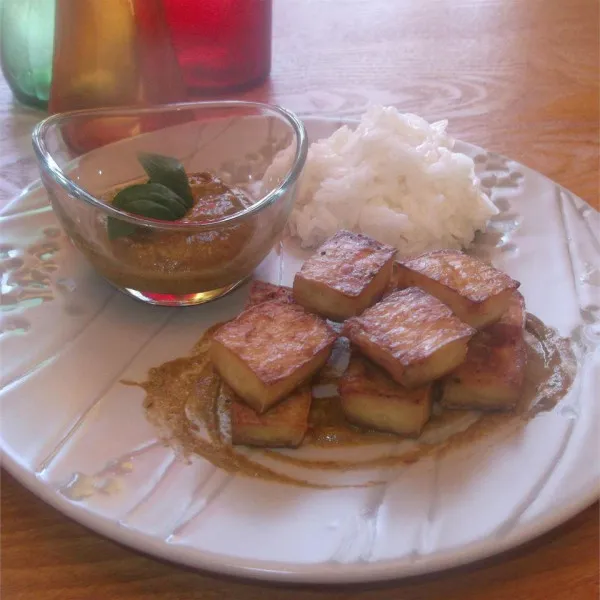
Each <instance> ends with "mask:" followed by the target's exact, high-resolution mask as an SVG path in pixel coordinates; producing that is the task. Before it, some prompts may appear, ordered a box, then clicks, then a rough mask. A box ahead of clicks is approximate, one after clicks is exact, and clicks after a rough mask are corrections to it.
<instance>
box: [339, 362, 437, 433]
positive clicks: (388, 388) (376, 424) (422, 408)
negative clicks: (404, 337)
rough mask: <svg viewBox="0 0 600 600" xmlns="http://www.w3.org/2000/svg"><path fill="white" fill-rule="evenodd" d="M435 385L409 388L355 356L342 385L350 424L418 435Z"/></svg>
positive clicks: (341, 389)
mask: <svg viewBox="0 0 600 600" xmlns="http://www.w3.org/2000/svg"><path fill="white" fill-rule="evenodd" d="M431 390H432V386H431V384H426V385H424V386H421V387H418V388H414V389H408V388H405V387H403V386H401V385H399V384H398V383H396V382H395V381H394V380H393V379H391V377H390V376H389V375H388V374H387V373H386V372H385V371H384V370H383V369H381V368H379V367H378V366H376V365H375V364H373V363H372V362H371V361H369V360H368V359H366V358H364V357H362V356H360V355H358V354H357V353H354V354H353V355H352V357H351V358H350V363H349V364H348V369H347V370H346V372H345V373H344V375H343V376H342V378H341V380H340V384H339V393H340V398H341V405H342V410H343V411H344V414H345V415H346V418H347V419H348V421H350V422H352V423H355V424H356V425H361V426H363V427H369V428H372V429H378V430H380V431H388V432H390V433H396V434H398V435H406V436H418V435H419V434H420V433H421V430H422V429H423V425H425V423H427V421H428V420H429V416H430V414H431V402H432V400H431V397H432V392H431Z"/></svg>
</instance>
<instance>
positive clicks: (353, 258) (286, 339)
mask: <svg viewBox="0 0 600 600" xmlns="http://www.w3.org/2000/svg"><path fill="white" fill-rule="evenodd" d="M395 255H396V249H395V248H393V247H391V246H388V245H385V244H381V243H379V242H377V241H376V240H373V239H371V238H369V237H367V236H364V235H360V234H355V233H352V232H349V231H340V232H338V233H337V234H336V235H335V236H333V237H332V238H331V239H329V240H328V241H326V242H325V243H324V244H323V245H322V246H321V247H320V248H319V249H318V250H317V251H316V252H315V253H314V255H313V256H312V257H310V258H309V259H308V260H306V261H305V263H304V264H303V266H302V268H301V270H300V271H299V272H298V273H297V274H296V276H295V279H294V286H293V290H290V289H289V288H278V287H276V286H269V285H268V284H261V283H257V284H256V286H255V288H254V289H253V293H252V294H251V305H250V306H249V307H248V308H246V310H244V312H242V313H241V314H240V315H239V316H238V317H237V318H236V319H234V320H233V321H230V322H228V323H226V324H225V325H223V326H222V327H221V328H219V329H218V330H217V331H216V333H215V334H214V337H213V341H212V346H211V357H212V361H213V363H214V366H215V368H216V369H217V371H218V372H219V373H220V375H221V377H222V378H223V380H224V381H225V382H226V384H228V385H229V386H230V388H231V389H232V390H233V392H234V394H233V400H232V408H231V425H232V438H233V443H235V444H247V445H259V446H273V447H274V446H290V447H296V446H298V445H299V444H300V443H301V442H302V439H303V437H304V435H305V432H306V429H307V425H308V414H309V410H310V404H311V388H310V380H311V378H312V377H313V376H314V375H315V373H316V372H317V371H318V370H319V369H321V368H322V367H323V366H324V365H325V363H326V362H327V360H328V358H329V355H330V353H331V350H332V347H333V344H334V342H335V341H336V338H337V337H338V335H337V334H336V332H335V329H334V328H333V327H332V326H331V324H330V323H328V321H327V320H330V321H336V322H343V325H342V329H341V334H342V335H343V336H346V337H347V338H349V340H350V342H351V348H352V351H351V356H350V360H349V364H348V368H347V370H346V372H345V373H344V374H343V375H342V377H341V379H340V381H339V388H338V389H339V396H340V402H341V406H342V409H343V412H344V415H345V416H346V419H347V420H348V421H349V422H351V423H353V424H354V425H357V426H359V427H365V428H369V429H376V430H380V431H385V432H391V433H395V434H398V435H403V436H413V437H414V436H418V435H419V434H420V432H421V430H422V428H423V426H424V425H425V423H426V422H427V421H428V420H429V418H430V416H431V408H432V402H433V397H434V393H436V394H438V396H439V398H440V402H441V404H442V405H443V406H445V407H448V408H463V409H479V410H498V409H504V410H507V409H511V408H513V407H514V406H515V404H516V402H517V400H518V398H519V395H520V392H521V388H522V385H523V377H524V369H525V363H526V347H525V342H524V339H523V331H524V326H525V307H524V302H523V298H522V296H521V295H520V294H519V292H517V288H518V286H519V283H518V282H516V281H514V280H513V279H511V278H510V277H509V276H508V275H506V274H505V273H502V272H500V271H498V270H497V269H495V268H494V267H492V266H490V265H488V264H487V263H485V262H483V261H480V260H478V259H476V258H474V257H472V256H469V255H466V254H464V253H462V252H460V251H454V250H441V251H436V252H430V253H427V254H423V255H421V256H419V257H416V258H412V259H409V260H404V261H401V262H395Z"/></svg>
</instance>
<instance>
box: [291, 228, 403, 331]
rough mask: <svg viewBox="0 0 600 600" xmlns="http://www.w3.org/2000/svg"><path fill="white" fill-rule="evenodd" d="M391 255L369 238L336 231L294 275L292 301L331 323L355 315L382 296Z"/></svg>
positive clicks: (389, 247)
mask: <svg viewBox="0 0 600 600" xmlns="http://www.w3.org/2000/svg"><path fill="white" fill-rule="evenodd" d="M395 254H396V249H395V248H393V247H392V246H387V245H386V244H380V243H379V242H377V241H375V240H373V239H371V238H370V237H367V236H365V235H360V234H358V233H352V232H350V231H338V233H336V234H335V235H334V236H333V237H332V238H330V239H329V240H327V241H326V242H325V243H324V244H323V245H322V246H321V247H320V248H319V249H318V250H317V251H316V252H315V254H314V255H313V256H311V257H310V258H309V259H308V260H306V261H305V262H304V264H303V265H302V268H301V269H300V271H299V272H298V273H296V277H295V278H294V298H295V299H296V302H297V303H298V304H301V305H302V306H304V307H305V308H307V309H308V310H310V311H312V312H316V313H317V314H319V315H323V316H324V317H327V318H329V319H332V320H333V321H343V320H344V319H347V318H348V317H352V316H354V315H359V314H360V313H361V312H362V311H363V310H365V308H368V307H369V306H371V305H372V304H374V303H375V302H377V300H379V298H381V296H382V295H383V292H384V290H385V288H386V286H387V285H388V282H389V280H390V277H391V275H392V267H393V264H394V256H395Z"/></svg>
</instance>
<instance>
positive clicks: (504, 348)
mask: <svg viewBox="0 0 600 600" xmlns="http://www.w3.org/2000/svg"><path fill="white" fill-rule="evenodd" d="M524 326H525V303H524V301H523V296H521V294H519V292H514V293H513V295H512V297H511V303H510V306H509V308H508V310H507V311H506V313H505V314H504V315H503V316H502V318H501V319H500V321H498V322H497V323H493V324H492V325H490V326H489V327H487V328H486V329H484V330H483V331H479V332H477V334H476V335H475V336H474V337H473V339H472V340H471V342H470V343H469V350H468V352H467V358H466V360H465V362H464V363H463V364H462V365H460V366H459V367H458V368H457V369H456V370H455V371H453V372H452V373H450V374H449V375H447V376H446V377H445V378H444V380H443V382H442V385H443V389H442V396H441V400H440V402H441V404H442V405H443V406H445V407H447V408H462V409H475V410H511V409H513V408H514V407H515V405H516V404H517V402H518V400H519V397H520V395H521V391H522V388H523V382H524V379H525V367H526V366H527V347H526V345H525V340H524V338H523V330H524Z"/></svg>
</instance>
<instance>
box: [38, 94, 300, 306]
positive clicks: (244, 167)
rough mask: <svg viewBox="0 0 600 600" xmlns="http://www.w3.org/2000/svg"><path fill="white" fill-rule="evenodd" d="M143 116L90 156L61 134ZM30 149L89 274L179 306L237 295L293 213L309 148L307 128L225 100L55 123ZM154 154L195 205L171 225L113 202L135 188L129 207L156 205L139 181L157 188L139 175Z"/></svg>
mask: <svg viewBox="0 0 600 600" xmlns="http://www.w3.org/2000/svg"><path fill="white" fill-rule="evenodd" d="M174 115H176V116H177V121H178V123H179V124H178V125H172V123H173V117H174ZM138 117H139V127H138V131H137V133H136V134H135V135H133V134H132V135H131V137H128V138H125V139H121V140H119V141H117V142H113V143H111V144H107V145H106V146H102V147H100V148H96V149H94V150H93V151H91V152H88V153H85V154H79V152H80V150H79V149H78V148H75V147H73V146H70V145H69V142H68V140H69V137H68V135H66V133H67V132H72V131H73V130H78V129H79V128H84V129H85V125H86V124H87V122H88V121H90V120H91V121H94V122H95V123H98V122H102V123H104V122H105V121H106V122H107V126H108V125H110V122H111V121H112V120H120V119H123V118H138ZM163 117H165V119H166V120H165V121H164V123H165V124H166V125H167V126H163V127H162V128H161V127H160V126H159V125H160V123H161V122H162V121H161V119H162V118H163ZM166 117H169V118H166ZM148 123H150V124H151V125H148ZM157 124H158V125H157ZM145 127H146V128H149V130H145V129H144V128H145ZM290 146H291V147H292V148H295V153H294V156H293V158H292V160H291V161H290V165H289V171H288V173H287V174H286V175H285V176H284V177H279V178H278V179H277V180H275V181H272V182H267V183H265V182H263V176H264V174H265V172H266V170H267V168H268V166H269V165H270V164H271V163H272V161H273V159H274V157H275V156H276V155H277V154H278V153H279V152H280V151H281V150H282V149H284V148H289V147H290ZM34 148H35V150H36V153H37V155H38V160H39V162H40V168H41V172H42V180H43V182H44V185H45V186H46V189H47V190H48V192H49V196H50V200H51V202H52V207H53V209H54V212H55V213H56V215H57V217H58V219H59V221H60V223H61V225H62V227H63V228H64V229H65V231H66V233H67V234H68V236H69V237H70V238H71V241H72V242H73V243H74V244H75V246H76V247H77V248H78V249H79V250H80V251H81V252H82V254H83V255H84V256H85V258H86V259H87V260H88V261H89V263H90V264H91V265H92V266H93V267H94V269H95V270H96V271H97V272H98V273H99V274H100V275H102V276H103V277H104V278H105V279H107V280H108V281H109V282H110V283H111V284H112V285H114V286H115V287H117V288H118V289H119V290H121V291H123V292H125V293H126V294H129V295H131V296H133V297H135V298H138V299H140V300H143V301H146V302H148V303H152V304H161V305H169V306H184V305H190V304H200V303H203V302H207V301H209V300H212V299H214V298H217V297H219V296H221V295H223V294H225V293H227V292H228V291H230V290H232V289H233V288H235V287H236V286H238V285H239V284H240V283H241V282H243V281H244V280H245V279H246V278H247V277H249V276H250V275H251V274H252V272H253V271H254V269H255V268H256V267H257V266H258V265H259V264H260V262H261V261H262V260H263V259H264V258H265V257H266V256H267V255H268V254H269V252H270V251H271V249H272V248H273V245H274V244H275V243H276V242H277V241H278V240H279V236H280V234H281V233H282V231H283V229H284V227H285V224H286V222H287V219H288V217H289V214H290V212H291V209H292V206H293V202H294V195H295V188H296V181H297V179H298V176H299V174H300V172H301V170H302V167H303V166H304V162H305V159H306V151H307V142H306V134H305V131H304V127H303V125H302V123H301V122H300V121H299V120H298V119H297V117H295V116H294V115H293V114H291V113H289V112H288V111H286V110H284V109H282V108H280V107H276V106H270V105H266V104H260V103H253V102H237V101H223V102H195V103H189V104H177V105H165V106H162V107H161V106H159V107H153V108H148V109H142V108H139V109H99V110H94V111H79V112H77V113H67V114H64V115H54V116H52V117H49V118H48V119H46V120H45V121H43V122H42V123H41V124H40V125H39V126H38V127H37V128H36V130H35V132H34ZM157 153H160V155H162V158H167V159H169V160H174V161H175V162H178V164H179V167H180V171H181V172H184V173H185V175H186V176H187V182H188V183H189V188H190V190H191V197H190V194H187V195H186V197H185V198H183V196H182V195H181V194H180V197H177V195H176V196H175V197H176V198H177V199H178V200H181V201H182V202H183V201H184V200H185V202H184V205H185V214H183V211H181V213H179V212H178V213H177V214H172V215H171V216H170V218H169V217H166V218H168V220H163V217H162V216H160V211H158V212H156V211H154V212H153V211H152V210H150V211H147V212H144V211H141V212H139V211H137V210H130V206H132V205H131V204H130V205H129V207H128V205H126V204H123V203H122V202H119V195H121V192H122V191H124V190H125V189H126V188H129V187H132V186H136V187H140V188H143V190H138V191H140V194H139V195H138V197H137V198H136V199H135V200H136V201H137V200H139V202H140V203H142V204H144V203H147V202H149V203H152V199H151V198H149V197H147V196H146V195H145V194H146V189H147V186H146V187H144V185H145V184H154V185H156V184H160V185H163V182H162V181H160V180H157V179H155V178H154V177H153V176H152V175H151V174H150V173H149V172H148V169H147V168H146V166H144V169H143V170H146V173H147V176H146V177H143V174H142V168H141V166H140V161H139V157H140V156H142V155H144V154H146V155H154V156H159V155H158V154H157ZM185 181H186V180H185V177H184V178H183V182H184V186H185ZM167 183H168V182H167ZM179 183H181V182H179ZM165 185H166V184H165ZM166 187H169V189H168V190H166V192H168V193H172V192H173V190H174V189H173V188H171V187H170V186H169V185H166ZM192 197H193V201H192ZM121 198H122V195H121ZM130 202H133V203H134V204H135V202H134V201H133V200H130ZM172 206H176V205H172ZM159 208H160V207H159ZM179 209H181V206H179ZM179 209H178V210H179ZM115 225H117V226H118V227H117V228H116V229H115V227H114V226H115ZM111 226H113V227H112V228H111ZM117 229H118V231H119V234H118V235H114V231H115V230H117Z"/></svg>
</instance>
